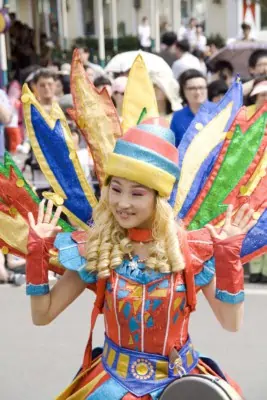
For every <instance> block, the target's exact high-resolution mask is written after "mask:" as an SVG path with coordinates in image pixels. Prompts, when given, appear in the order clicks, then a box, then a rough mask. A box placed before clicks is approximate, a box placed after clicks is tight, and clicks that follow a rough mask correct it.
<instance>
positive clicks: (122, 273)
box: [27, 120, 256, 400]
mask: <svg viewBox="0 0 267 400" xmlns="http://www.w3.org/2000/svg"><path fill="white" fill-rule="evenodd" d="M152 122H154V121H151V122H150V121H147V122H146V121H145V122H143V123H142V124H141V125H138V126H137V127H135V128H131V129H130V130H128V132H127V133H126V134H125V135H124V136H123V137H122V139H119V140H118V141H117V143H116V146H115V149H114V152H113V153H112V154H111V155H110V157H109V160H108V163H107V168H106V171H107V180H106V184H107V186H105V187H104V188H103V189H102V195H101V199H100V202H99V204H98V206H97V207H96V208H95V210H94V213H93V220H94V226H93V227H92V228H91V229H90V231H89V232H88V238H87V239H86V240H87V244H86V255H85V258H86V260H87V264H86V267H85V268H83V269H82V270H81V271H79V275H78V274H77V272H73V271H72V272H66V273H65V274H64V276H63V277H62V279H61V280H60V281H59V282H58V283H56V285H55V286H54V288H53V290H52V292H51V294H50V293H47V294H45V295H44V296H37V297H36V296H32V300H31V304H32V316H33V321H34V322H35V323H37V324H47V323H49V322H50V321H52V320H53V319H54V318H55V317H56V316H57V315H58V314H59V313H60V312H61V311H63V310H64V309H65V308H66V307H67V306H68V305H69V304H70V303H71V302H72V301H73V300H74V299H75V298H76V297H77V296H78V295H79V294H80V293H81V291H82V290H83V289H85V288H86V284H87V283H96V282H98V283H99V282H100V281H101V280H102V281H105V285H106V286H105V289H104V290H105V292H104V302H103V313H104V318H105V344H104V350H103V353H102V355H101V356H100V357H98V358H97V359H96V360H93V364H91V360H90V357H91V354H90V353H88V352H91V350H92V349H91V348H90V344H89V346H88V347H87V349H86V353H85V359H84V363H83V367H82V370H81V372H80V373H79V375H78V377H77V378H76V379H75V381H74V383H73V384H72V385H71V388H68V389H67V390H66V391H65V392H64V394H62V395H60V396H59V397H58V398H59V399H67V398H72V397H71V395H73V393H76V395H75V397H73V398H75V399H76V398H77V399H91V398H92V399H101V398H103V397H104V394H105V393H107V391H109V393H110V398H113V399H118V400H119V399H128V398H129V399H130V398H133V399H134V398H137V399H138V398H141V397H142V396H146V397H145V398H147V399H149V398H151V397H150V395H149V393H150V394H151V393H152V398H155V399H157V398H159V395H160V393H161V391H162V390H163V389H164V387H165V386H166V385H168V383H170V382H171V381H173V380H174V379H176V378H179V377H180V376H182V375H184V374H188V373H189V372H190V373H192V372H193V373H196V374H203V373H204V374H205V373H210V374H215V375H217V374H220V372H219V371H214V370H213V369H212V368H210V367H209V366H208V365H207V364H206V363H204V362H203V361H202V360H201V359H200V358H199V356H198V353H197V351H196V350H195V349H194V347H193V344H192V343H191V340H190V337H189V336H188V323H189V317H190V313H191V312H192V311H194V309H195V306H196V293H197V292H198V291H199V290H202V291H203V293H204V294H205V296H206V297H207V299H208V301H209V303H210V305H211V307H212V309H213V311H214V313H215V315H216V317H217V318H218V320H219V321H220V323H221V324H222V326H223V327H224V328H226V329H228V330H230V331H236V330H237V329H238V328H239V326H240V323H241V320H242V313H243V304H242V303H243V282H244V278H243V268H242V264H241V262H240V250H241V245H242V241H243V238H244V235H245V234H246V233H247V231H248V230H249V229H250V228H251V227H252V226H253V225H254V224H255V222H256V221H255V220H253V219H252V215H253V212H254V210H251V209H249V206H248V205H244V206H243V207H242V208H241V209H240V210H239V212H238V213H237V214H236V215H235V216H234V217H233V216H232V207H231V206H230V207H229V209H228V211H227V215H226V219H225V223H224V225H223V227H222V228H221V229H220V230H219V231H217V230H215V228H214V227H212V226H209V225H208V226H207V228H205V229H202V230H199V231H195V232H192V233H191V234H190V235H189V236H188V237H187V238H185V233H184V232H183V230H182V228H179V227H178V225H177V224H176V222H175V220H174V215H173V210H172V208H171V206H170V205H169V204H168V201H167V199H168V197H169V196H170V194H171V191H172V187H173V184H174V182H175V181H176V179H177V178H178V168H177V161H178V160H177V157H178V152H177V149H176V148H175V147H174V145H173V143H174V137H173V134H172V132H171V131H170V130H169V129H168V128H166V127H164V126H162V125H158V124H152ZM156 122H158V123H159V121H158V120H157V121H156ZM51 206H52V203H51V202H50V203H49V205H48V208H47V212H46V213H45V214H44V211H43V203H42V204H41V206H40V210H39V215H38V219H37V222H36V223H35V221H34V219H33V217H32V216H30V221H31V228H32V231H31V234H30V244H29V254H28V258H27V277H28V286H27V290H28V294H30V295H32V294H33V295H34V291H35V290H36V287H37V288H38V282H33V281H34V278H33V277H32V276H31V271H32V270H34V273H35V274H36V272H35V271H36V268H37V266H39V268H40V273H41V272H42V274H43V276H44V274H45V271H46V270H47V268H46V267H45V263H46V264H47V265H48V258H47V256H46V254H47V253H46V250H45V248H46V246H47V248H48V247H49V246H50V245H51V244H52V243H53V237H51V233H54V232H55V229H56V228H55V224H56V222H57V217H58V215H59V211H60V209H58V210H57V212H56V214H55V216H54V217H53V219H52V220H51ZM50 221H51V223H49V222H50ZM46 243H47V244H46ZM74 244H75V242H73V240H72V239H71V237H70V235H69V234H62V235H59V236H58V237H57V239H56V242H55V246H56V247H57V248H58V249H59V251H60V253H61V252H62V253H63V257H64V251H67V252H68V257H69V258H72V256H71V253H70V247H72V248H73V245H74ZM42 248H43V250H42ZM40 255H41V257H42V258H41V259H40ZM36 257H37V260H36ZM59 258H60V256H59ZM38 259H39V260H38ZM40 261H41V262H40ZM73 264H74V263H73ZM41 266H42V267H41ZM72 268H74V265H73V266H72ZM215 268H216V283H215V279H214V274H215ZM33 283H34V287H33V286H32V284H33ZM42 283H43V285H46V284H47V282H45V281H43V282H42ZM36 284H37V286H35V285H36ZM216 287H217V289H219V290H220V291H221V292H228V293H229V297H230V296H232V298H231V302H232V303H230V304H229V303H225V302H223V301H221V300H220V298H219V296H216ZM47 290H48V288H47ZM223 377H224V375H223ZM108 398H109V397H108ZM142 398H143V397H142Z"/></svg>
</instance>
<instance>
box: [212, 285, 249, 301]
mask: <svg viewBox="0 0 267 400" xmlns="http://www.w3.org/2000/svg"><path fill="white" fill-rule="evenodd" d="M215 297H216V299H218V300H220V301H222V302H224V303H230V304H238V303H242V302H243V301H244V300H245V292H244V290H240V292H238V293H235V294H233V293H229V292H227V290H220V289H216V293H215Z"/></svg>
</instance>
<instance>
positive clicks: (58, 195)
mask: <svg viewBox="0 0 267 400" xmlns="http://www.w3.org/2000/svg"><path fill="white" fill-rule="evenodd" d="M22 92H23V95H22V102H23V110H24V118H25V124H26V128H27V132H28V135H29V138H30V141H31V145H32V148H33V151H34V154H35V157H36V159H37V161H38V163H39V165H40V168H41V170H42V172H43V173H44V175H45V177H46V179H47V180H48V182H49V183H50V185H51V186H52V188H53V189H54V191H55V193H49V194H47V195H46V196H45V197H47V198H49V199H51V200H52V201H53V202H54V204H55V205H56V206H58V205H61V204H63V202H64V200H66V195H65V192H64V191H63V189H62V188H61V186H60V185H59V184H58V181H57V179H56V177H55V175H54V174H53V172H52V171H51V169H50V167H49V165H48V164H47V162H46V159H45V156H44V154H43V152H42V150H41V148H40V146H39V144H38V141H37V139H36V137H35V133H34V129H33V126H32V122H31V105H34V107H35V108H36V109H37V110H38V111H39V113H40V114H41V116H42V118H43V119H44V121H45V122H46V123H47V124H48V126H49V127H50V129H53V128H54V126H55V123H56V121H57V120H58V119H59V120H60V122H61V124H62V128H63V132H64V136H65V140H66V144H67V147H68V149H69V153H70V155H71V159H72V163H73V165H74V168H75V171H76V173H77V177H78V179H79V181H80V184H81V186H82V188H83V191H84V193H85V195H86V197H87V199H88V201H89V203H90V204H91V206H92V207H95V206H96V205H97V199H96V197H95V195H94V192H93V189H92V188H91V187H90V185H89V184H88V182H87V180H86V178H85V176H84V172H83V170H82V167H81V165H80V163H79V159H78V156H77V153H76V150H75V148H74V143H73V140H72V136H71V133H70V131H69V127H68V124H67V122H66V119H65V116H64V114H63V112H62V110H61V109H60V107H59V106H58V105H57V104H56V103H54V104H53V107H52V111H51V113H50V115H49V114H47V113H46V112H45V111H44V110H43V109H42V107H41V105H40V104H39V102H38V101H37V100H36V98H35V97H34V95H33V93H32V92H31V91H30V90H29V88H28V86H27V85H26V84H25V85H23V90H22ZM60 203H61V204H60ZM63 212H64V213H65V214H66V215H67V216H68V217H69V218H70V219H71V220H73V221H74V222H75V223H76V224H77V225H78V226H79V227H81V228H83V229H85V230H88V229H89V227H88V225H87V224H86V223H84V222H83V221H81V220H80V219H79V218H78V217H76V215H74V214H73V213H72V212H71V211H69V210H68V208H66V207H65V206H64V204H63Z"/></svg>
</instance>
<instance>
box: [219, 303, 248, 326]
mask: <svg viewBox="0 0 267 400" xmlns="http://www.w3.org/2000/svg"><path fill="white" fill-rule="evenodd" d="M214 300H215V302H216V308H217V312H216V313H215V314H216V317H217V319H218V320H219V322H220V324H221V325H222V327H223V328H224V329H226V330H227V331H230V332H237V331H239V329H240V328H241V325H242V322H243V316H244V302H242V303H238V304H230V303H223V302H222V301H220V300H217V299H214Z"/></svg>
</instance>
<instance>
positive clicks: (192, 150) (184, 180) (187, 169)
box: [174, 102, 233, 215]
mask: <svg viewBox="0 0 267 400" xmlns="http://www.w3.org/2000/svg"><path fill="white" fill-rule="evenodd" d="M232 108H233V102H231V103H229V104H228V106H227V107H225V108H224V109H223V110H222V111H221V112H220V113H219V114H218V115H217V116H216V117H215V118H213V119H212V120H211V121H210V122H209V123H208V124H207V125H206V126H205V127H204V128H203V129H202V130H201V131H200V132H199V134H198V135H196V136H195V137H194V139H193V140H192V142H191V143H190V145H189V147H188V149H187V151H186V153H185V157H184V161H183V166H182V168H181V174H180V179H179V186H178V190H177V195H176V200H175V205H174V214H175V215H177V214H178V213H179V211H180V210H181V207H182V204H183V203H184V201H185V199H186V197H187V195H188V193H189V191H190V188H191V186H192V184H193V182H194V179H195V177H196V174H197V172H198V171H199V168H200V166H201V164H202V163H203V161H204V160H205V159H206V158H207V157H208V155H209V154H210V153H211V151H212V150H213V149H214V148H215V147H216V146H217V145H218V144H219V143H220V142H222V141H223V140H224V139H225V137H226V134H227V132H224V128H225V126H226V123H227V121H228V120H229V118H230V116H231V112H232ZM200 143H206V145H205V146H203V145H200Z"/></svg>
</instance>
